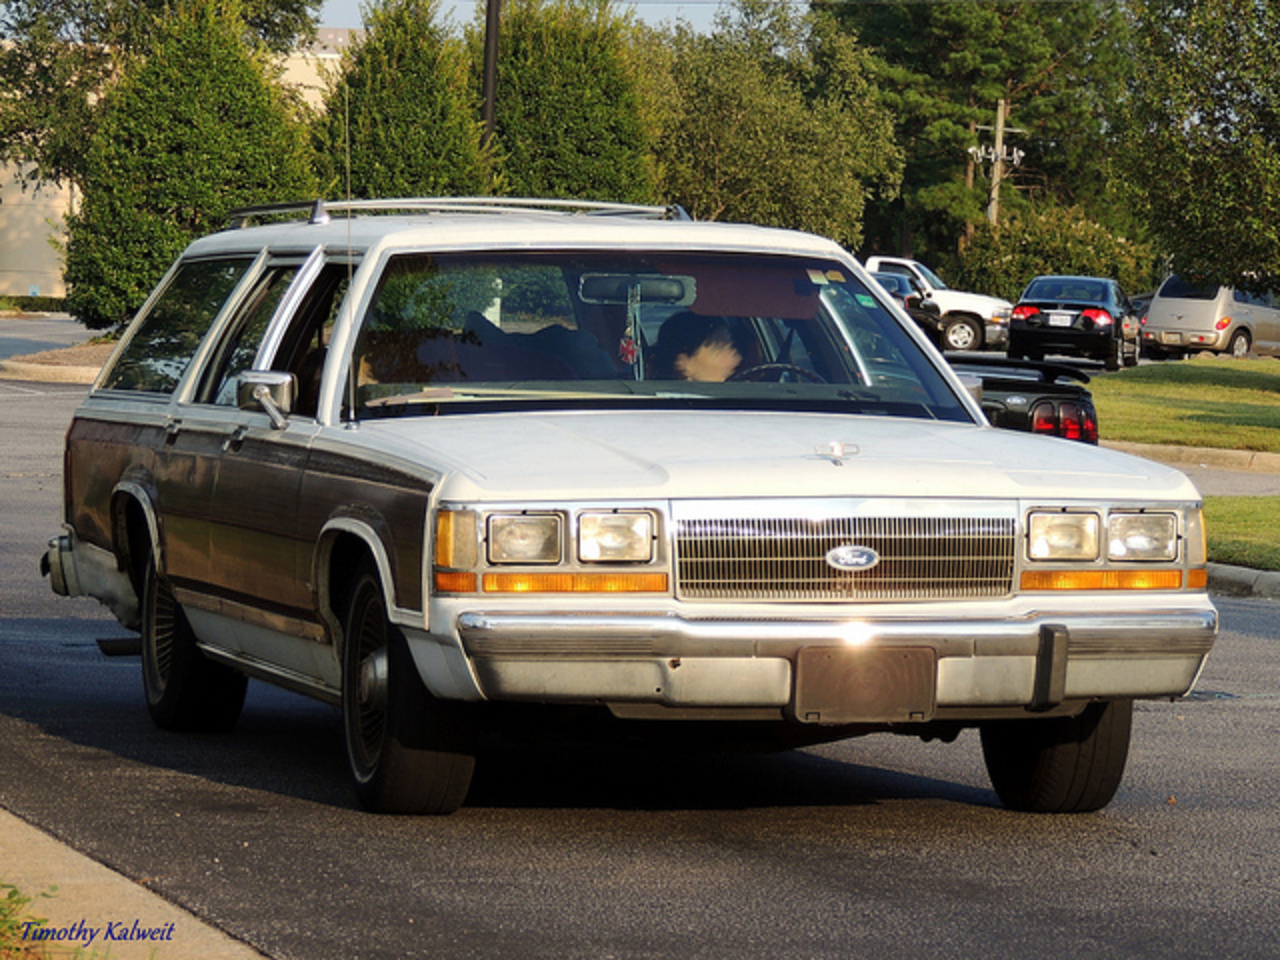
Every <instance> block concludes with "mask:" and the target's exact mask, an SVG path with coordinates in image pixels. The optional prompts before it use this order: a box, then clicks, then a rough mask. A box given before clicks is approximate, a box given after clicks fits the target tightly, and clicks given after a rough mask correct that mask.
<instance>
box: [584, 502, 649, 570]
mask: <svg viewBox="0 0 1280 960" xmlns="http://www.w3.org/2000/svg"><path fill="white" fill-rule="evenodd" d="M652 557H653V516H652V515H651V514H648V513H612V512H610V513H583V514H581V515H580V516H579V517H578V559H579V560H581V561H582V562H583V563H647V562H648V561H649V560H650V559H652Z"/></svg>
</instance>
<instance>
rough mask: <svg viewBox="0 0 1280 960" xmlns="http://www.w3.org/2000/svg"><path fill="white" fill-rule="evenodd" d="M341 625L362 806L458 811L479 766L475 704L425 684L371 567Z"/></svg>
mask: <svg viewBox="0 0 1280 960" xmlns="http://www.w3.org/2000/svg"><path fill="white" fill-rule="evenodd" d="M343 625H344V633H345V637H344V647H343V654H342V718H343V724H342V725H343V731H344V734H345V739H346V745H347V762H348V766H349V768H350V770H351V779H352V783H353V784H354V786H355V791H356V796H357V797H358V798H359V800H360V803H361V805H363V806H364V807H365V808H366V809H367V810H371V811H373V812H375V813H401V814H426V813H436V814H439V813H452V812H453V811H454V810H457V809H458V807H460V806H462V802H463V800H465V799H466V796H467V790H468V789H469V788H470V786H471V775H472V772H473V770H474V769H475V733H474V722H473V720H472V713H471V706H470V705H469V704H465V703H459V702H456V701H448V700H439V699H437V698H435V697H433V696H432V695H431V693H430V692H429V691H428V690H427V688H426V687H425V686H424V685H423V683H422V678H421V677H420V676H419V675H418V670H417V667H416V666H415V665H414V663H413V656H412V654H410V652H409V645H408V643H407V642H406V641H405V638H404V635H403V634H402V633H401V632H400V631H399V630H397V629H396V628H395V626H394V625H393V624H392V623H391V622H390V621H389V620H388V619H387V609H386V602H385V601H384V599H383V594H382V584H381V581H380V580H379V579H378V576H377V575H376V574H375V573H373V572H372V571H371V570H368V569H366V570H363V571H362V572H361V573H360V574H359V575H358V576H357V578H356V581H355V584H354V587H353V589H352V591H351V599H350V603H349V604H348V607H347V615H346V618H345V620H344V622H343ZM379 675H380V676H381V679H380V680H379V679H377V677H378V676H379ZM362 677H364V682H363V683H362Z"/></svg>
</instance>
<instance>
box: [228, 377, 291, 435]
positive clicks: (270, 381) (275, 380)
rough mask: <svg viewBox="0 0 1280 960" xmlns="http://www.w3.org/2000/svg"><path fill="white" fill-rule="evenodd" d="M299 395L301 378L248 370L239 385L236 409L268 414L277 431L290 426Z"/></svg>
mask: <svg viewBox="0 0 1280 960" xmlns="http://www.w3.org/2000/svg"><path fill="white" fill-rule="evenodd" d="M297 395H298V379H297V378H296V377H295V376H294V375H293V374H292V373H285V372H284V371H281V370H246V371H245V372H244V373H242V374H240V376H239V382H238V383H237V384H236V406H237V407H239V408H240V409H241V410H264V411H266V414H267V416H269V417H270V418H271V426H272V427H274V428H275V429H277V430H283V429H284V428H285V427H286V426H287V425H288V423H289V421H288V417H289V414H291V413H293V407H294V403H295V401H296V399H297Z"/></svg>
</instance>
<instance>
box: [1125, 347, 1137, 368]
mask: <svg viewBox="0 0 1280 960" xmlns="http://www.w3.org/2000/svg"><path fill="white" fill-rule="evenodd" d="M1138 351H1139V345H1138V341H1137V340H1134V341H1132V342H1130V341H1128V340H1126V341H1125V345H1124V365H1125V366H1126V367H1136V366H1137V365H1138Z"/></svg>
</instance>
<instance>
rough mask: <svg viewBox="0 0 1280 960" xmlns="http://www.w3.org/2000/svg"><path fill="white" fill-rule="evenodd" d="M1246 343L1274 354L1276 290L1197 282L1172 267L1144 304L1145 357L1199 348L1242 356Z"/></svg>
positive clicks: (1278, 320) (1278, 338)
mask: <svg viewBox="0 0 1280 960" xmlns="http://www.w3.org/2000/svg"><path fill="white" fill-rule="evenodd" d="M1251 349H1252V350H1254V351H1255V352H1257V353H1262V354H1269V355H1271V356H1280V294H1276V293H1273V292H1267V293H1251V292H1248V291H1245V290H1236V289H1233V288H1231V287H1213V286H1208V287H1197V286H1192V285H1191V284H1190V283H1188V282H1187V281H1186V280H1184V279H1183V278H1182V277H1180V276H1179V275H1178V274H1176V273H1175V274H1172V275H1171V276H1170V277H1168V279H1166V280H1165V282H1164V283H1163V284H1162V285H1161V287H1160V289H1159V291H1158V292H1157V293H1156V295H1155V297H1154V298H1153V299H1152V301H1151V306H1150V307H1149V308H1148V310H1147V320H1146V323H1145V325H1144V326H1143V329H1142V351H1143V353H1144V354H1145V355H1146V356H1148V357H1153V358H1160V357H1183V356H1186V355H1187V354H1189V353H1197V352H1199V351H1208V352H1210V353H1229V354H1231V355H1232V356H1233V357H1243V356H1245V355H1246V354H1248V353H1249V351H1250V350H1251Z"/></svg>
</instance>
